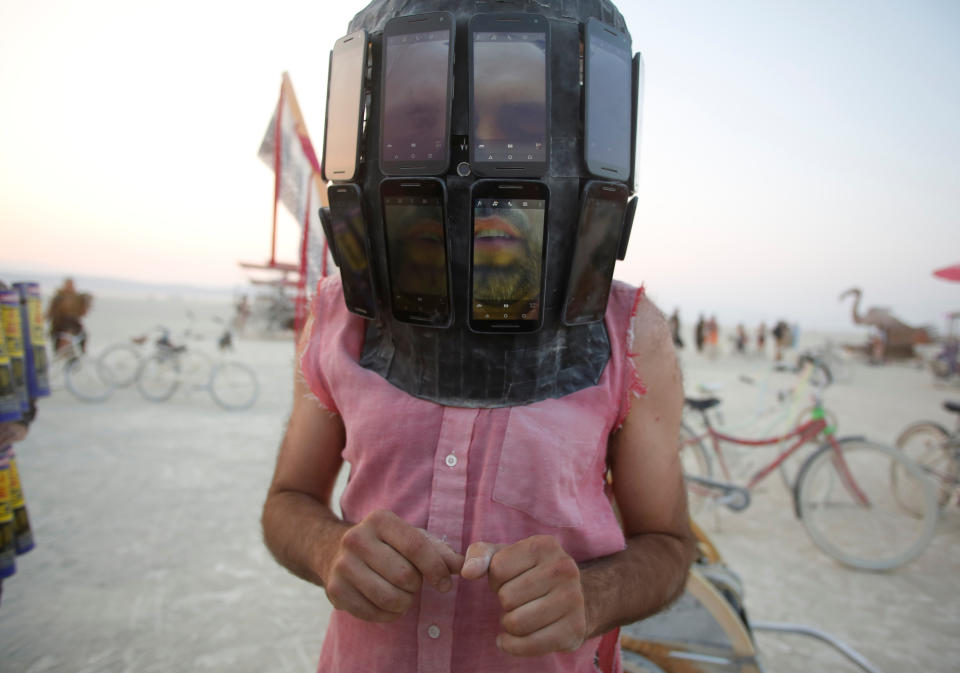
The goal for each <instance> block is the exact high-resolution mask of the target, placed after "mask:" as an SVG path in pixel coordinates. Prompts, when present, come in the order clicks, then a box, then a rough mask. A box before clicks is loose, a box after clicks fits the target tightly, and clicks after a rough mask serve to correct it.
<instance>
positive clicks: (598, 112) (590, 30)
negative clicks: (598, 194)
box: [584, 19, 633, 180]
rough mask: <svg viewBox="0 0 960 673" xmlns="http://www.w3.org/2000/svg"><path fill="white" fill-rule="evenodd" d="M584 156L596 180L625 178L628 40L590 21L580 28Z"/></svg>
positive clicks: (629, 80)
mask: <svg viewBox="0 0 960 673" xmlns="http://www.w3.org/2000/svg"><path fill="white" fill-rule="evenodd" d="M584 58H585V61H584V87H585V100H586V102H585V105H584V111H585V117H586V120H585V124H584V135H585V137H584V151H585V153H586V157H585V159H586V163H587V170H589V171H590V173H592V174H593V175H596V176H597V177H601V178H606V179H611V178H612V179H617V180H627V179H628V178H629V177H630V164H631V156H630V152H631V139H632V130H633V129H632V124H631V121H632V109H633V106H632V102H631V93H632V88H633V87H632V83H633V81H632V80H633V77H632V69H633V68H632V65H633V64H632V59H631V54H630V38H628V37H627V36H626V35H625V34H623V33H620V32H619V31H616V30H614V29H613V28H611V27H610V26H607V25H606V24H604V23H602V22H600V21H597V20H596V19H590V20H589V21H587V26H586V29H585V57H584Z"/></svg>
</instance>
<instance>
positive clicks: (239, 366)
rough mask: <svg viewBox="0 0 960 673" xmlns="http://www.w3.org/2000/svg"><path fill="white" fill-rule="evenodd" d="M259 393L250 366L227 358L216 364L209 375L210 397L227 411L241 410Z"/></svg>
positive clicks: (252, 401) (257, 384)
mask: <svg viewBox="0 0 960 673" xmlns="http://www.w3.org/2000/svg"><path fill="white" fill-rule="evenodd" d="M259 395H260V383H259V382H258V381H257V374H256V373H255V372H254V371H253V369H252V368H250V367H249V366H247V365H245V364H244V363H242V362H238V361H236V360H229V361H227V362H222V363H220V364H219V365H217V366H216V367H215V368H214V370H213V373H212V375H211V377H210V397H212V398H213V401H214V402H216V403H217V404H219V405H220V406H221V407H222V408H224V409H226V410H227V411H243V410H244V409H249V408H250V407H252V406H253V403H254V402H256V401H257V397H259Z"/></svg>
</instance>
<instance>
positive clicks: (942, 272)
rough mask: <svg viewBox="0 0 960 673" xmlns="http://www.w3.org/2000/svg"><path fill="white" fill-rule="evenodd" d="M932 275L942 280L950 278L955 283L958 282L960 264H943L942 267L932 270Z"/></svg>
mask: <svg viewBox="0 0 960 673" xmlns="http://www.w3.org/2000/svg"><path fill="white" fill-rule="evenodd" d="M933 275H934V276H936V277H937V278H943V279H944V280H952V281H953V282H955V283H960V264H954V265H953V266H945V267H943V268H942V269H937V270H936V271H934V272H933Z"/></svg>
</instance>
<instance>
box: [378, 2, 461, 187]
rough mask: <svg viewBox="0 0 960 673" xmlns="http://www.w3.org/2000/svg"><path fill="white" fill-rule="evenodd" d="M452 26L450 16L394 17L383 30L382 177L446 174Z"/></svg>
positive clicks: (443, 14) (442, 14)
mask: <svg viewBox="0 0 960 673" xmlns="http://www.w3.org/2000/svg"><path fill="white" fill-rule="evenodd" d="M453 26H454V20H453V18H452V16H451V15H450V14H447V13H446V12H436V13H432V14H418V15H413V16H404V17H398V18H395V19H392V20H391V21H390V22H389V23H387V26H386V28H385V29H384V53H383V87H382V89H381V91H382V92H383V101H382V106H383V107H382V115H381V118H382V133H381V136H380V143H381V146H380V166H381V170H382V171H383V173H384V174H387V175H396V174H398V173H399V174H404V173H412V174H419V175H423V174H438V173H444V172H446V170H447V165H448V163H449V142H448V140H447V139H448V138H449V135H450V131H449V117H450V105H451V97H450V79H451V66H452V61H453V49H452V47H453Z"/></svg>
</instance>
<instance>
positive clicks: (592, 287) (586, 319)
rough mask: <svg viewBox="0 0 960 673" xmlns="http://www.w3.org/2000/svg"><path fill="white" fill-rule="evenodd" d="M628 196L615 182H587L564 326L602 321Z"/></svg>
mask: <svg viewBox="0 0 960 673" xmlns="http://www.w3.org/2000/svg"><path fill="white" fill-rule="evenodd" d="M627 196H628V194H627V188H626V186H625V185H623V184H620V183H617V182H599V181H593V182H588V183H587V186H586V188H585V189H584V196H583V202H582V206H581V208H580V221H579V224H578V225H577V239H576V247H575V248H574V253H573V263H572V265H571V267H570V280H569V282H568V283H567V298H566V302H565V303H564V306H563V322H564V324H565V325H583V324H587V323H592V322H598V321H600V320H602V319H603V315H604V313H605V312H606V310H607V298H608V297H609V296H610V283H611V282H612V281H613V267H614V264H616V261H617V253H618V252H619V249H620V236H621V232H622V231H623V220H624V213H625V212H626V208H627Z"/></svg>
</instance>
